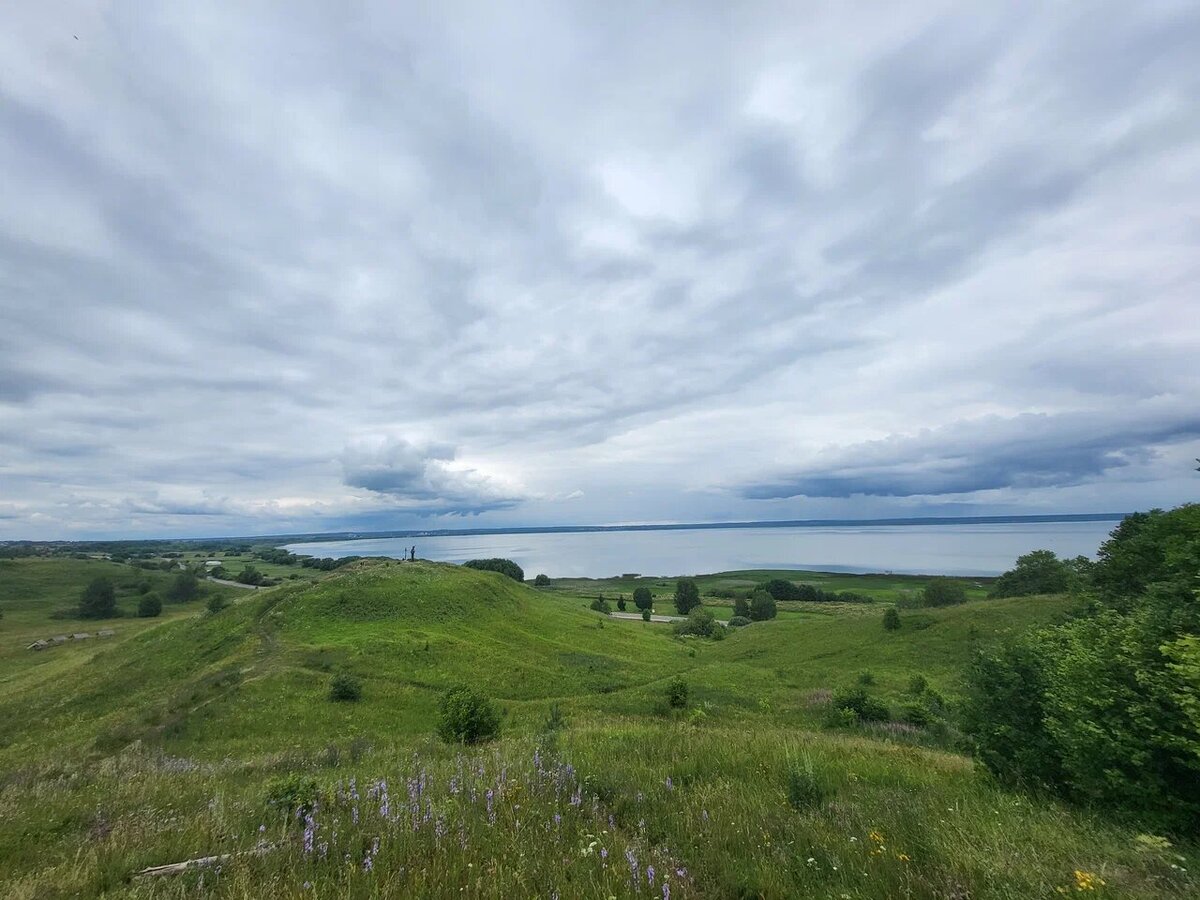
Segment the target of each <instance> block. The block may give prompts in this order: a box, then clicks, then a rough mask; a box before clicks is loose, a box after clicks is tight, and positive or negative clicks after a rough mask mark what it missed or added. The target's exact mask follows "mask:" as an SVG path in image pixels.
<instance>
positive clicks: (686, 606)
mask: <svg viewBox="0 0 1200 900" xmlns="http://www.w3.org/2000/svg"><path fill="white" fill-rule="evenodd" d="M699 605H700V589H699V588H698V587H697V586H696V581H695V579H693V578H680V579H679V580H678V581H677V582H675V609H676V611H677V612H678V613H679V614H680V615H681V616H686V615H687V614H688V613H690V612H691V611H692V610H693V609H695V608H696V607H698V606H699Z"/></svg>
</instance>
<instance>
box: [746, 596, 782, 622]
mask: <svg viewBox="0 0 1200 900" xmlns="http://www.w3.org/2000/svg"><path fill="white" fill-rule="evenodd" d="M778 613H779V610H778V607H776V605H775V598H774V597H772V596H771V595H770V594H768V593H767V592H766V591H755V592H754V595H753V596H752V597H751V598H750V618H751V619H753V620H754V621H755V622H765V621H766V620H767V619H773V618H775V616H776V615H778Z"/></svg>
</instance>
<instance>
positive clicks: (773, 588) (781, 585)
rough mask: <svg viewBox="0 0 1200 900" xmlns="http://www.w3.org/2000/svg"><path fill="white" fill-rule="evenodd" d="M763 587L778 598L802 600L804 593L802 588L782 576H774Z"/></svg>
mask: <svg viewBox="0 0 1200 900" xmlns="http://www.w3.org/2000/svg"><path fill="white" fill-rule="evenodd" d="M762 589H763V590H764V591H766V592H767V593H768V594H770V595H771V596H772V597H774V598H775V599H776V600H801V599H803V595H802V593H801V591H800V588H799V587H797V586H796V585H794V584H792V583H791V582H790V581H784V580H783V579H782V578H772V579H771V580H770V581H768V582H767V583H766V584H764V585H763V587H762Z"/></svg>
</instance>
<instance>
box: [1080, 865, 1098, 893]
mask: <svg viewBox="0 0 1200 900" xmlns="http://www.w3.org/2000/svg"><path fill="white" fill-rule="evenodd" d="M1098 887H1104V879H1103V878H1097V877H1096V876H1095V875H1093V874H1092V873H1091V872H1084V871H1082V870H1081V869H1076V870H1075V890H1077V891H1094V890H1096V888H1098Z"/></svg>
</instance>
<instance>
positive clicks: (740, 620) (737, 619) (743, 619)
mask: <svg viewBox="0 0 1200 900" xmlns="http://www.w3.org/2000/svg"><path fill="white" fill-rule="evenodd" d="M749 624H750V619H749V617H747V616H734V617H733V618H732V619H730V620H729V625H730V627H732V628H742V627H744V626H746V625H749Z"/></svg>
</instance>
